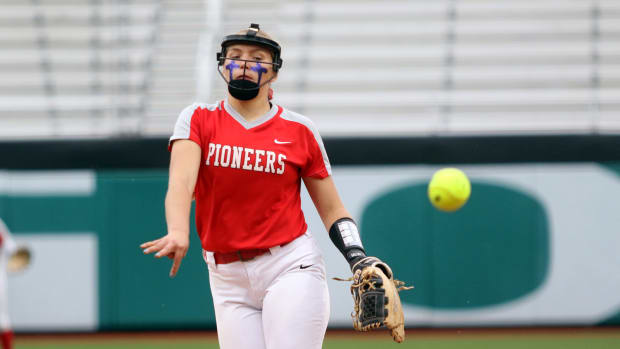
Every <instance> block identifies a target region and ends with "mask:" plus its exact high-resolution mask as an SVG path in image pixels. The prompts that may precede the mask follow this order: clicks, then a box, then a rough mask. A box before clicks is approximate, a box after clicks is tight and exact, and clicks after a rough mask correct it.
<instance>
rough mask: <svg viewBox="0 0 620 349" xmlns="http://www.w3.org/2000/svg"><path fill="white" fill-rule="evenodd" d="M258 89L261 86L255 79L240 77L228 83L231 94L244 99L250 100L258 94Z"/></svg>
mask: <svg viewBox="0 0 620 349" xmlns="http://www.w3.org/2000/svg"><path fill="white" fill-rule="evenodd" d="M258 90H260V86H258V84H257V83H255V82H254V81H249V80H243V79H238V80H233V81H231V82H229V83H228V92H230V95H231V96H233V97H235V98H237V99H239V100H242V101H249V100H250V99H253V98H255V97H256V96H258Z"/></svg>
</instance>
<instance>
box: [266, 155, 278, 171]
mask: <svg viewBox="0 0 620 349" xmlns="http://www.w3.org/2000/svg"><path fill="white" fill-rule="evenodd" d="M275 162H276V153H274V152H272V151H269V150H268V151H267V163H266V164H265V172H267V173H276V168H275V167H273V164H274V163H275Z"/></svg>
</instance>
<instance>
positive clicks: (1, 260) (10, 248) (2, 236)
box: [0, 219, 17, 349]
mask: <svg viewBox="0 0 620 349" xmlns="http://www.w3.org/2000/svg"><path fill="white" fill-rule="evenodd" d="M16 250H17V245H16V244H15V241H13V238H12V237H11V233H10V232H9V229H8V228H7V227H6V224H4V222H3V221H2V219H0V342H2V348H3V349H12V348H13V331H12V330H11V323H10V322H9V301H8V299H7V298H8V284H7V275H6V274H7V260H8V258H9V256H11V255H12V254H13V252H15V251H16Z"/></svg>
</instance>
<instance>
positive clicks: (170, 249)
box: [155, 242, 177, 258]
mask: <svg viewBox="0 0 620 349" xmlns="http://www.w3.org/2000/svg"><path fill="white" fill-rule="evenodd" d="M176 251H177V247H176V245H175V244H174V243H171V242H168V243H166V244H165V246H164V247H163V248H161V249H160V250H159V252H157V253H156V254H155V257H157V258H161V257H165V256H167V255H169V254H173V255H176Z"/></svg>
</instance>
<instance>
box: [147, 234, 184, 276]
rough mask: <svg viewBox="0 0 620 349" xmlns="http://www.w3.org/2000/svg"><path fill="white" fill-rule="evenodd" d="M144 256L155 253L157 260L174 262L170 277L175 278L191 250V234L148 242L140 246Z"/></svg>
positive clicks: (170, 235) (174, 235) (169, 236)
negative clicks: (162, 258) (188, 250)
mask: <svg viewBox="0 0 620 349" xmlns="http://www.w3.org/2000/svg"><path fill="white" fill-rule="evenodd" d="M140 248H142V252H143V253H144V254H150V253H153V252H156V253H155V258H161V257H168V258H170V259H172V260H173V262H172V268H170V277H174V276H175V275H176V274H177V271H178V270H179V267H180V266H181V261H182V260H183V257H185V255H186V254H187V249H188V248H189V234H182V233H181V234H173V233H168V234H167V235H165V236H163V237H161V238H159V239H157V240H153V241H148V242H145V243H143V244H141V245H140Z"/></svg>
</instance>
